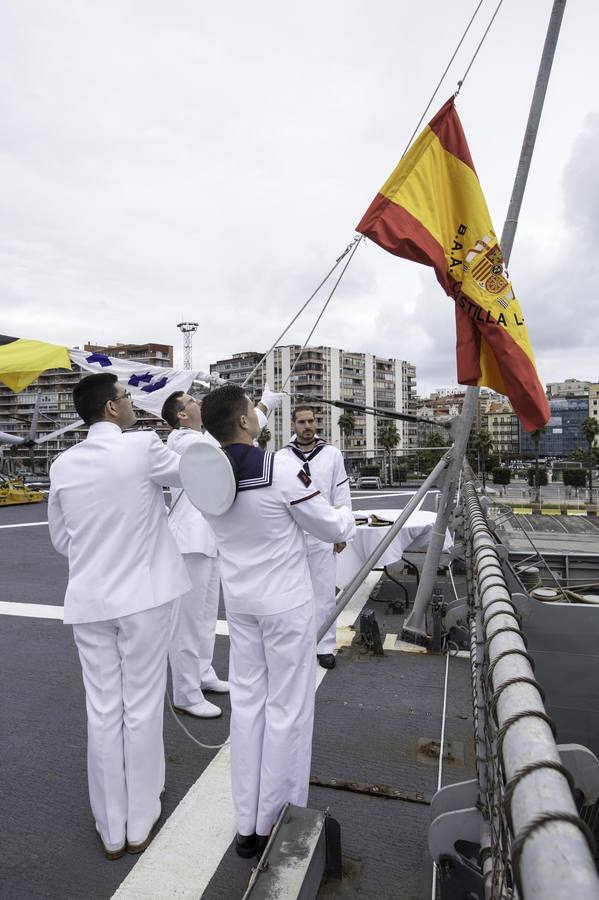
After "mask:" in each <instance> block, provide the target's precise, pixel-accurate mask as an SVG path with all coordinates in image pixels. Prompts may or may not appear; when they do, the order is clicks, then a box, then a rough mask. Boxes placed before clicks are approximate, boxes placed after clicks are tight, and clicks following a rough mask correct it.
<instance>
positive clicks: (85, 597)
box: [48, 373, 190, 859]
mask: <svg viewBox="0 0 599 900" xmlns="http://www.w3.org/2000/svg"><path fill="white" fill-rule="evenodd" d="M73 399H74V403H75V408H76V410H77V412H78V413H79V415H80V416H81V418H82V419H83V420H84V421H85V422H86V424H88V425H90V429H89V434H88V436H87V438H86V439H85V440H84V441H82V442H81V443H79V444H77V445H76V446H74V447H72V448H70V449H69V450H66V451H65V452H64V453H62V454H61V455H60V456H59V457H58V459H57V460H56V461H55V462H54V463H53V465H52V467H51V469H50V494H49V497H48V524H49V528H50V537H51V539H52V543H53V544H54V547H55V548H56V550H58V552H59V553H62V554H63V555H64V556H66V557H67V559H68V561H69V582H68V586H67V591H66V595H65V601H64V621H65V623H67V624H72V625H73V635H74V638H75V643H76V645H77V649H78V651H79V658H80V661H81V668H82V671H83V681H84V685H85V694H86V707H87V722H88V732H87V733H88V755H87V764H88V780H89V795H90V801H91V808H92V813H93V815H94V817H95V821H96V830H97V832H98V834H99V836H100V838H101V841H102V843H103V846H104V853H105V855H106V856H107V858H109V859H116V858H118V857H120V856H122V855H123V853H124V852H125V849H127V850H129V851H130V852H132V853H139V852H141V851H142V850H144V849H145V847H146V846H147V845H148V843H149V842H150V840H151V837H152V834H153V828H154V825H155V824H156V822H157V820H158V818H159V816H160V809H161V807H160V794H161V792H162V790H163V787H164V744H163V737H162V725H163V722H162V719H163V708H164V691H165V687H166V659H167V650H168V635H169V625H170V616H171V603H170V601H172V600H173V599H174V598H175V597H178V596H180V595H181V594H184V593H185V592H186V591H187V590H188V589H189V587H190V583H189V578H188V576H187V571H186V569H185V564H184V562H183V559H182V557H181V554H180V553H179V551H178V549H177V546H176V544H175V541H174V539H173V537H172V535H171V533H170V531H169V527H168V523H167V518H166V511H165V506H164V499H163V495H162V485H165V484H166V485H172V486H173V487H177V486H178V487H180V486H181V482H180V479H179V459H180V457H179V456H178V454H176V453H174V452H173V451H172V450H168V449H167V448H166V447H165V446H164V445H163V443H162V441H161V440H160V439H159V438H158V436H157V435H156V434H155V433H154V432H153V431H136V432H132V433H130V434H123V431H124V430H125V429H126V428H130V427H131V426H132V425H133V424H134V423H135V421H136V419H135V413H134V411H133V407H132V405H131V399H130V394H129V392H128V391H126V390H125V389H124V388H123V386H122V385H120V384H118V382H117V380H116V377H115V376H114V375H113V374H111V373H101V374H98V375H88V376H87V377H86V378H83V379H82V380H81V381H80V382H79V384H78V385H77V386H76V388H75V390H74V391H73Z"/></svg>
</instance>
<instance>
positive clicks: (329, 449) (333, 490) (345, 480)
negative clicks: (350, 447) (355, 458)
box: [277, 437, 352, 510]
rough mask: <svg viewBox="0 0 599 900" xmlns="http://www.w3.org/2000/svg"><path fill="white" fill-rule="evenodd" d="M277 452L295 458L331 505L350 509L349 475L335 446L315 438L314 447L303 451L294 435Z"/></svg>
mask: <svg viewBox="0 0 599 900" xmlns="http://www.w3.org/2000/svg"><path fill="white" fill-rule="evenodd" d="M279 454H280V455H281V456H285V457H289V458H291V459H292V460H295V459H297V460H298V463H299V465H300V466H302V467H303V469H304V471H305V473H306V474H307V475H308V476H309V478H310V479H311V481H312V483H313V484H314V485H315V486H316V487H317V488H318V490H319V491H320V493H321V494H322V496H323V497H324V498H325V500H327V501H328V502H329V503H330V504H331V505H332V506H347V508H348V509H350V510H351V508H352V506H351V492H350V489H349V477H348V475H347V472H346V471H345V464H344V462H343V456H342V455H341V453H340V451H339V450H338V449H337V448H336V447H333V446H332V445H331V444H327V443H326V441H323V440H322V439H321V438H317V439H316V446H315V447H314V449H313V450H312V451H311V452H310V453H304V452H303V451H302V449H301V447H298V446H297V437H294V438H292V440H291V441H289V443H288V444H287V445H286V446H285V447H283V448H282V449H281V450H279V451H278V454H277V455H279Z"/></svg>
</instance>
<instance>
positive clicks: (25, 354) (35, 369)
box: [0, 334, 71, 393]
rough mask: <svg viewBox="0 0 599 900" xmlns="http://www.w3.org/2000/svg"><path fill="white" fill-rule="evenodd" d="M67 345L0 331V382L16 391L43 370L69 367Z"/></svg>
mask: <svg viewBox="0 0 599 900" xmlns="http://www.w3.org/2000/svg"><path fill="white" fill-rule="evenodd" d="M70 368H71V360H70V358H69V351H68V350H67V348H66V347H59V346H58V345H57V344H44V343H42V341H28V340H26V339H24V338H14V337H8V336H7V335H5V334H0V381H3V382H4V384H5V385H6V386H7V387H9V388H10V389H11V391H15V392H16V393H18V392H19V391H23V390H24V389H25V388H26V387H27V386H28V385H30V384H31V382H32V381H35V379H36V378H37V376H38V375H40V374H41V373H42V372H44V371H45V370H46V369H70Z"/></svg>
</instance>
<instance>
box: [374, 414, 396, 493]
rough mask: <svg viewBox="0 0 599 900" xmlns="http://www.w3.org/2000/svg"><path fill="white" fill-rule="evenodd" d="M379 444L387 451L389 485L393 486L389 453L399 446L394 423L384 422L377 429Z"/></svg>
mask: <svg viewBox="0 0 599 900" xmlns="http://www.w3.org/2000/svg"><path fill="white" fill-rule="evenodd" d="M379 443H380V444H381V446H382V447H383V448H384V449H385V450H386V451H387V453H388V457H389V484H393V470H392V462H391V451H392V450H394V449H395V448H396V447H397V445H398V444H399V431H398V430H397V428H396V427H395V422H386V423H385V424H384V425H381V427H380V428H379Z"/></svg>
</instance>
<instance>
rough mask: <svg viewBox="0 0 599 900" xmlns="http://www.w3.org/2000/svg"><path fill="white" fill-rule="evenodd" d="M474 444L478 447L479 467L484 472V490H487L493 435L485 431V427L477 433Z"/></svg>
mask: <svg viewBox="0 0 599 900" xmlns="http://www.w3.org/2000/svg"><path fill="white" fill-rule="evenodd" d="M473 444H474V447H475V448H476V450H477V451H478V459H479V467H480V470H481V474H482V480H483V492H484V491H485V490H486V484H487V481H486V473H487V466H486V463H487V456H488V455H489V452H490V450H491V448H492V446H493V442H492V440H491V435H490V434H489V432H488V431H485V429H484V428H483V429H482V430H481V431H479V432H478V434H476V435H475V436H474V441H473Z"/></svg>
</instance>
